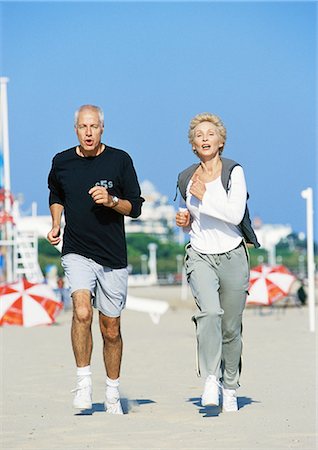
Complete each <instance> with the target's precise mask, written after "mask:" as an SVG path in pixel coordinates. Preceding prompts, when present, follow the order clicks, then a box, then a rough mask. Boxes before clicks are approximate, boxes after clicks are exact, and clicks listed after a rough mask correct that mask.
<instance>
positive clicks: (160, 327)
mask: <svg viewBox="0 0 318 450" xmlns="http://www.w3.org/2000/svg"><path fill="white" fill-rule="evenodd" d="M130 293H131V294H132V295H135V296H137V295H139V296H142V295H144V296H145V297H150V296H152V298H156V299H162V300H166V301H168V302H169V304H170V309H169V310H168V311H167V312H166V313H165V314H164V315H163V316H162V317H161V319H160V322H159V324H157V325H156V324H154V323H153V322H152V321H151V319H150V317H149V315H148V314H146V313H141V312H135V311H131V310H126V311H125V312H124V313H123V317H122V333H123V338H124V357H123V364H122V374H121V394H122V399H123V407H124V410H125V412H126V414H124V415H123V416H111V415H108V414H106V413H105V412H104V408H103V400H104V378H105V373H104V368H103V364H102V345H101V338H100V334H99V330H98V323H97V314H95V316H94V324H93V330H94V331H93V332H94V350H93V358H92V371H93V389H94V391H93V408H92V410H89V411H84V412H78V411H76V410H74V409H73V408H72V399H73V394H71V393H70V391H71V389H72V388H74V387H75V364H74V358H73V354H72V350H71V344H70V321H71V311H63V312H62V313H61V314H60V315H59V316H58V318H57V323H56V324H55V325H53V326H44V327H42V326H41V327H34V328H29V329H26V328H20V327H4V328H2V329H1V345H2V361H1V362H2V370H1V375H2V380H1V392H2V416H3V417H2V419H1V423H2V449H3V450H7V449H16V450H26V449H31V450H38V449H39V450H53V449H54V450H55V449H63V450H64V449H65V450H68V449H72V450H84V449H85V450H86V449H96V450H99V449H107V450H108V449H116V450H130V449H140V450H141V449H146V450H148V449H171V450H172V449H184V450H186V449H191V450H200V449H215V450H217V449H242V450H243V449H244V450H245V449H259V448H262V449H265V448H266V449H277V450H280V449H285V448H286V449H287V448H288V449H290V448H292V449H302V450H306V449H315V448H317V446H316V445H317V433H316V432H317V430H316V428H315V426H316V404H317V401H316V400H317V397H316V392H317V383H316V381H317V380H316V367H315V364H316V360H315V334H314V333H310V332H309V329H308V328H309V326H308V322H309V321H308V310H307V307H303V308H298V307H294V306H289V307H288V308H274V309H273V310H270V309H263V310H262V311H260V310H259V309H255V308H247V309H246V310H245V313H244V353H243V364H244V365H243V372H242V376H241V388H240V389H239V391H238V396H239V406H240V410H239V412H238V413H222V412H221V411H220V410H219V408H217V407H207V408H203V407H201V406H200V395H201V392H202V386H203V383H204V380H203V379H201V378H197V376H196V373H195V339H194V329H193V325H192V323H191V320H190V319H191V315H192V313H193V311H194V308H193V303H192V300H191V296H189V297H188V299H187V300H185V301H181V300H180V288H178V287H174V288H169V287H161V288H157V287H155V288H148V289H130ZM150 294H152V295H150Z"/></svg>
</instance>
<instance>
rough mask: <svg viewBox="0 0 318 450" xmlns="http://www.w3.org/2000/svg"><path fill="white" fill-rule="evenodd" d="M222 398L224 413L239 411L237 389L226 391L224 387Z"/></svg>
mask: <svg viewBox="0 0 318 450" xmlns="http://www.w3.org/2000/svg"><path fill="white" fill-rule="evenodd" d="M222 397H223V405H222V411H224V412H235V411H238V404H237V397H236V390H235V389H225V388H224V387H222Z"/></svg>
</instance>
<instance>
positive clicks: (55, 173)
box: [47, 105, 143, 414]
mask: <svg viewBox="0 0 318 450" xmlns="http://www.w3.org/2000/svg"><path fill="white" fill-rule="evenodd" d="M103 131H104V114H103V111H102V110H101V109H100V108H99V107H97V106H93V105H84V106H81V107H80V108H79V109H78V110H77V111H76V113H75V132H76V134H77V137H78V141H79V145H77V146H75V147H72V148H70V149H68V150H65V151H63V152H61V153H58V154H57V155H55V157H54V158H53V162H52V168H51V171H50V173H49V177H48V186H49V190H50V196H49V204H50V211H51V216H52V229H51V230H50V232H49V233H48V236H47V237H48V240H49V241H50V242H51V244H53V245H57V244H58V243H59V242H60V226H61V216H62V213H63V212H64V214H65V223H66V225H65V230H64V236H63V248H62V266H63V268H64V271H65V274H66V276H67V279H68V281H69V284H70V288H71V294H72V299H73V319H72V328H71V337H72V347H73V352H74V356H75V361H76V365H77V386H76V389H74V391H73V392H75V397H74V402H73V405H74V407H75V408H78V409H86V408H91V407H92V381H91V367H90V361H91V354H92V331H91V325H92V318H93V310H92V304H93V306H94V307H95V308H97V309H98V311H99V324H100V330H101V334H102V337H103V342H104V363H105V369H106V396H105V409H106V411H107V412H108V413H111V414H122V407H121V403H120V396H119V390H118V388H119V375H120V365H121V358H122V338H121V333H120V315H121V311H122V310H123V308H124V307H125V302H126V295H127V279H128V271H127V250H126V239H125V229H124V216H125V215H127V216H131V217H134V218H136V217H138V216H139V215H140V213H141V206H142V202H143V198H142V197H141V193H140V187H139V183H138V179H137V176H136V172H135V169H134V166H133V162H132V160H131V158H130V156H129V155H128V154H127V153H126V152H124V151H123V150H118V149H115V148H112V147H109V146H107V145H105V144H103V143H102V142H101V138H102V134H103Z"/></svg>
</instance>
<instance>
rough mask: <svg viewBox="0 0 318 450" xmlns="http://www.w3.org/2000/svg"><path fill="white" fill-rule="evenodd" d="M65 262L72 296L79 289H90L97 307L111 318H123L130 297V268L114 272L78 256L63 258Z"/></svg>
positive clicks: (94, 304)
mask: <svg viewBox="0 0 318 450" xmlns="http://www.w3.org/2000/svg"><path fill="white" fill-rule="evenodd" d="M61 263H62V267H63V269H64V272H65V275H66V278H67V280H68V282H69V285H70V289H71V294H73V292H75V291H78V290H79V289H87V290H89V291H90V292H91V295H92V304H93V306H94V308H96V309H98V310H99V311H100V312H101V313H102V314H104V315H105V316H108V317H119V316H120V314H121V312H122V310H123V309H124V308H125V304H126V297H127V284H128V270H127V268H126V267H125V268H123V269H111V268H110V267H106V266H102V265H100V264H98V263H97V262H95V261H93V260H92V259H90V258H86V257H85V256H81V255H77V254H76V253H68V254H67V255H64V256H62V258H61Z"/></svg>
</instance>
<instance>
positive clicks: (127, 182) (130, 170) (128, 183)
mask: <svg viewBox="0 0 318 450" xmlns="http://www.w3.org/2000/svg"><path fill="white" fill-rule="evenodd" d="M122 192H123V199H124V200H128V201H129V202H130V203H131V206H132V208H131V211H130V214H129V216H130V217H133V218H134V219H136V218H137V217H139V216H140V214H141V206H142V203H143V202H144V199H143V198H142V197H141V191H140V186H139V182H138V178H137V174H136V171H135V168H134V165H133V162H132V159H131V158H130V156H129V155H128V154H127V158H126V160H125V163H124V172H123V174H122Z"/></svg>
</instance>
